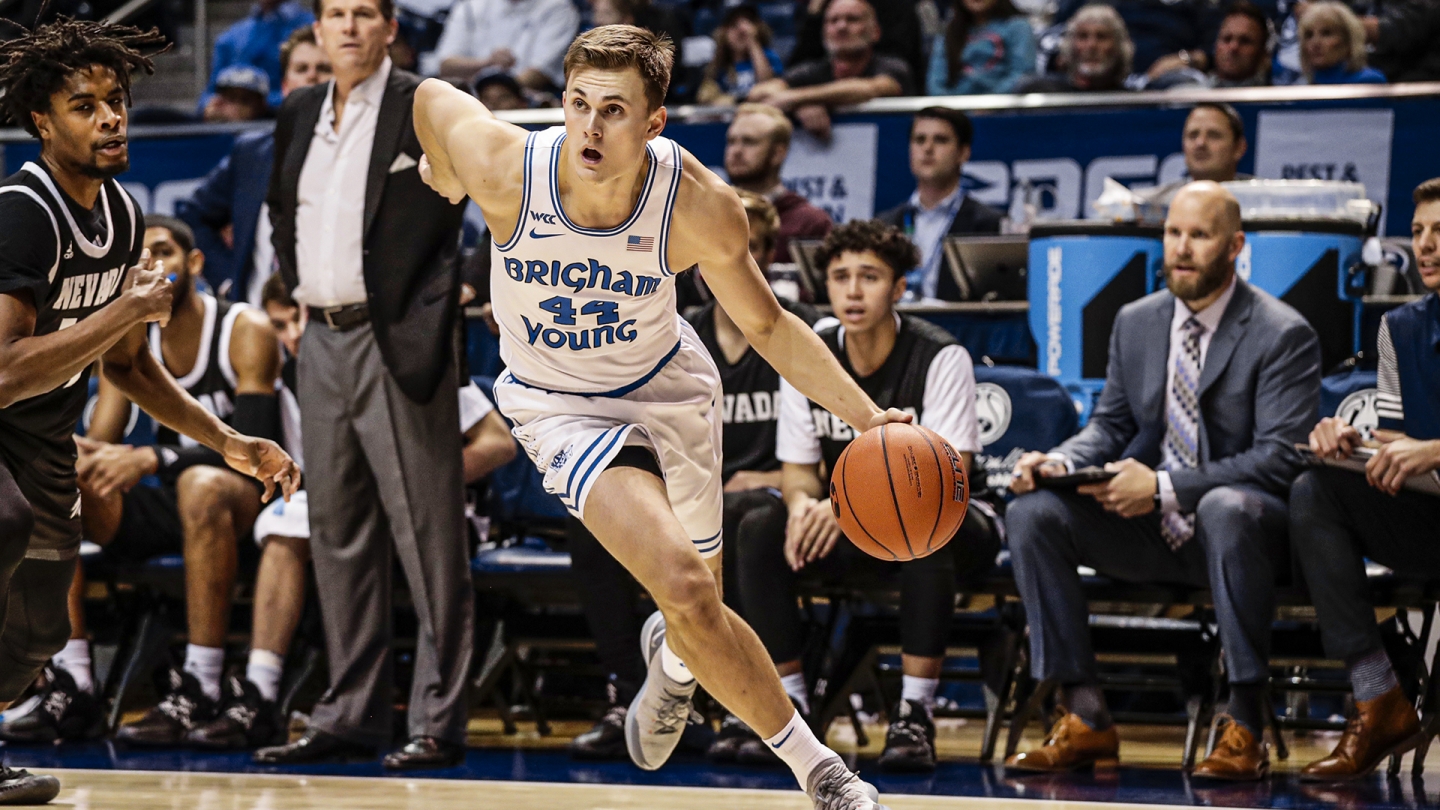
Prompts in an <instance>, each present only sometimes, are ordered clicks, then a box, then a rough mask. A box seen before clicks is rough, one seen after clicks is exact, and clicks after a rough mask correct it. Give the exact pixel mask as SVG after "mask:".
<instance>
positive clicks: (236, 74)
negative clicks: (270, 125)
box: [204, 65, 270, 123]
mask: <svg viewBox="0 0 1440 810" xmlns="http://www.w3.org/2000/svg"><path fill="white" fill-rule="evenodd" d="M269 95H270V80H269V79H267V78H265V73H264V72H263V71H261V70H260V68H257V67H251V66H250V65H231V66H230V67H228V68H225V69H224V70H222V71H220V75H219V76H217V77H215V92H214V93H213V94H212V95H211V96H210V100H209V101H207V102H206V103H205V114H204V118H205V120H206V121H207V122H209V123H217V122H239V121H259V120H260V119H262V118H268V117H269V115H270V103H269V102H267V101H266V100H265V99H266V98H267V97H268V96H269Z"/></svg>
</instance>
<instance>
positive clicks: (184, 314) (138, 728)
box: [6, 215, 284, 746]
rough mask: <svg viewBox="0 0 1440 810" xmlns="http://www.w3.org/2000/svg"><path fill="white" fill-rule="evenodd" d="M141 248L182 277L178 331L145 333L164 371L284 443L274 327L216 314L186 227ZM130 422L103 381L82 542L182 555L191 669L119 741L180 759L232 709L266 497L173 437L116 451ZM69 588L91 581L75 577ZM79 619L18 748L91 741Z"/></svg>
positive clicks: (175, 225) (241, 312) (85, 463)
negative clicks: (45, 701)
mask: <svg viewBox="0 0 1440 810" xmlns="http://www.w3.org/2000/svg"><path fill="white" fill-rule="evenodd" d="M145 247H146V249H148V250H149V251H150V255H151V256H153V257H155V259H156V260H158V261H163V262H164V263H165V266H166V267H173V268H175V271H176V272H175V282H174V284H175V299H174V303H173V305H172V313H171V316H170V320H169V322H168V323H166V324H165V325H164V326H163V327H162V326H159V325H155V326H151V327H150V329H149V333H150V345H151V348H152V349H153V350H154V352H155V355H156V358H157V359H158V360H160V362H161V364H162V365H164V366H165V368H166V370H167V371H169V372H170V373H171V374H172V375H174V376H175V378H176V382H177V383H179V385H180V386H181V387H182V388H184V389H185V390H186V391H187V392H188V393H190V395H191V396H193V397H195V399H196V400H198V401H199V402H200V403H201V404H202V405H204V406H205V407H206V408H207V409H209V410H210V411H211V412H212V413H214V414H215V415H216V416H219V417H221V418H222V419H224V420H226V422H227V423H228V424H231V425H232V426H234V427H235V428H236V429H238V430H242V431H245V432H248V433H254V434H256V435H260V436H264V437H265V438H268V439H271V440H274V441H276V442H281V441H283V440H284V436H283V433H282V430H281V422H280V411H279V406H278V401H277V396H276V390H275V389H276V382H277V380H278V379H279V372H280V368H279V362H278V360H279V355H278V354H277V352H276V336H275V330H274V329H273V328H272V327H271V326H270V321H269V319H268V318H266V317H265V316H264V314H263V313H261V312H260V311H258V310H255V309H251V308H249V307H247V306H245V305H244V304H231V303H227V302H222V301H219V300H217V299H216V298H215V297H214V296H212V295H209V294H207V293H202V292H200V291H199V290H198V289H196V281H197V280H198V279H199V278H200V275H201V271H202V270H203V269H204V266H205V256H204V254H202V253H201V252H200V251H198V250H196V249H195V243H194V236H193V235H192V234H191V232H190V228H189V227H188V226H186V225H185V223H183V222H181V221H179V220H176V219H173V218H171V217H162V216H153V215H152V216H149V217H147V218H146V228H145ZM130 409H131V405H130V402H129V401H128V400H127V399H126V398H125V395H124V394H122V393H120V391H119V390H118V389H116V388H115V387H113V386H112V385H110V384H109V383H108V381H105V380H103V379H102V380H101V382H100V393H99V397H98V401H97V403H96V405H95V409H94V411H93V415H92V418H91V421H90V431H89V435H88V436H86V437H78V438H77V439H76V447H77V449H78V452H79V454H80V459H79V461H78V462H77V465H76V470H77V472H78V475H79V477H78V483H79V487H80V497H81V510H80V511H81V516H82V520H83V522H84V529H85V536H86V537H87V538H88V539H90V540H91V541H92V542H94V543H97V544H99V545H101V546H103V547H104V548H105V550H106V554H107V556H109V557H110V558H111V559H114V560H119V561H126V562H131V563H144V562H146V561H147V560H149V559H151V558H153V557H156V556H159V555H162V554H184V558H185V603H186V609H185V620H186V624H187V625H188V642H189V643H188V644H187V645H186V647H185V663H184V667H183V668H182V669H172V670H171V671H170V674H169V678H168V681H167V684H168V685H167V687H166V689H165V691H164V692H163V693H162V695H161V697H160V701H159V704H158V705H156V706H155V707H154V708H152V709H150V710H149V711H148V712H146V713H145V715H144V716H143V717H141V718H140V719H138V720H136V721H134V722H131V723H127V724H125V725H123V726H121V727H120V728H119V729H117V730H116V734H115V736H116V739H117V740H120V741H123V742H126V743H129V744H132V745H143V746H174V745H179V744H181V743H183V742H184V740H185V737H186V735H187V734H188V733H189V732H190V731H191V730H192V729H194V728H195V727H197V726H199V725H201V724H203V723H207V722H209V721H210V720H212V719H214V718H215V717H216V716H218V715H219V714H220V712H222V711H224V710H225V709H227V708H229V706H230V705H232V704H231V702H230V701H229V700H228V699H227V697H226V695H225V694H224V693H223V692H222V689H221V675H222V674H223V669H224V663H225V637H226V635H227V633H228V632H229V629H230V607H231V600H232V597H233V591H234V587H235V576H236V569H237V565H238V561H239V559H240V554H241V553H242V551H243V550H245V549H244V547H243V545H242V543H243V541H244V540H245V538H246V536H247V534H248V533H249V531H250V526H251V525H252V524H253V523H254V522H255V517H256V515H258V514H259V512H260V509H261V490H260V489H259V488H257V487H256V486H255V484H254V482H253V481H252V480H250V479H248V478H246V477H245V476H242V475H240V474H239V473H236V472H235V471H233V470H231V469H229V468H228V467H227V466H226V464H225V459H224V457H222V456H221V455H220V454H219V453H217V452H215V451H213V450H210V449H209V448H205V447H196V446H187V445H185V444H182V443H181V440H180V437H179V436H178V435H177V434H176V433H175V432H174V431H172V430H169V429H168V428H163V427H162V428H161V429H160V430H159V431H157V435H156V439H157V444H155V445H153V446H148V447H130V446H128V445H125V444H120V443H119V442H120V440H121V438H122V436H123V435H124V432H125V425H126V422H127V421H128V420H129V416H130ZM147 475H158V476H159V477H160V480H161V482H162V486H160V487H150V486H143V485H139V484H140V479H141V478H144V477H145V476H147ZM282 502H283V501H282ZM75 576H76V577H77V581H83V578H84V574H83V572H82V571H81V570H79V569H77V570H76V573H75ZM81 593H83V588H81V587H74V588H72V589H71V598H72V599H73V600H76V602H78V599H79V595H80V594H81ZM76 607H78V605H72V610H71V615H72V628H71V637H70V638H71V641H70V642H69V644H68V645H67V646H66V648H65V650H63V651H62V652H61V654H60V655H59V656H57V657H56V662H57V666H55V667H53V668H52V671H53V673H54V675H53V677H51V679H50V685H49V687H48V689H49V690H50V693H51V695H52V696H53V697H52V699H51V700H50V701H49V702H50V704H51V705H50V706H49V707H48V708H44V709H41V710H40V711H38V712H36V713H33V714H32V715H31V716H30V717H29V720H28V722H26V723H25V724H24V725H23V726H22V727H20V728H12V729H7V730H6V731H7V732H8V733H10V734H11V736H19V735H22V734H24V733H26V732H29V733H30V734H38V735H46V734H48V735H52V736H51V739H56V738H58V737H59V736H60V735H61V730H62V726H63V727H64V728H65V729H66V730H68V731H70V733H76V732H80V733H83V729H85V728H87V727H88V726H89V725H90V723H86V722H82V721H81V720H82V717H81V715H82V714H83V712H85V711H89V710H95V711H100V707H99V705H98V703H97V704H95V705H94V706H93V707H91V708H90V709H87V708H85V707H88V706H90V704H91V701H89V700H86V699H84V698H80V697H79V695H80V693H93V680H92V678H91V675H90V671H89V664H90V654H89V653H90V650H89V642H88V641H87V640H86V633H85V627H84V626H83V623H80V624H76V622H75V618H76V617H81V618H83V611H81V610H77V609H74V608H76ZM275 674H276V682H277V683H278V673H275ZM62 696H63V697H64V698H68V699H78V700H79V701H80V703H78V704H74V703H69V705H73V706H74V708H73V709H67V703H68V701H67V700H61V699H59V698H60V697H62ZM271 709H272V711H271V712H270V714H268V715H266V716H265V717H263V718H262V719H261V723H262V724H263V728H261V727H258V726H257V731H258V732H259V733H261V734H268V735H269V736H271V737H273V736H274V735H275V734H277V733H279V732H281V731H283V726H280V725H278V724H277V721H278V717H276V716H275V715H274V712H273V706H272V707H271ZM67 710H68V711H71V712H72V714H71V716H70V717H66V715H65V712H66V711H67ZM67 720H68V722H67ZM7 725H8V724H7ZM37 741H38V740H37Z"/></svg>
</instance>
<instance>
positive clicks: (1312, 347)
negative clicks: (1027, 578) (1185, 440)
mask: <svg viewBox="0 0 1440 810" xmlns="http://www.w3.org/2000/svg"><path fill="white" fill-rule="evenodd" d="M1176 306H1177V303H1176V300H1175V296H1173V295H1171V294H1170V292H1169V291H1168V290H1165V291H1161V292H1157V293H1153V294H1151V295H1147V296H1146V297H1144V298H1142V299H1140V300H1139V301H1135V302H1134V303H1131V304H1127V305H1126V306H1125V307H1124V308H1122V309H1121V310H1120V314H1119V315H1117V316H1116V317H1115V328H1114V330H1113V331H1112V332H1111V335H1110V362H1109V367H1108V369H1107V370H1106V373H1105V388H1104V390H1103V391H1102V392H1101V393H1100V400H1099V402H1097V403H1096V405H1095V410H1094V413H1093V414H1092V415H1091V416H1090V421H1089V423H1087V424H1086V425H1085V428H1084V429H1083V430H1081V431H1080V432H1079V433H1077V434H1076V435H1075V436H1074V437H1072V438H1071V439H1070V440H1068V441H1066V442H1065V443H1064V444H1062V445H1060V447H1058V448H1056V450H1057V451H1058V452H1061V453H1064V454H1065V455H1066V456H1068V457H1069V458H1070V460H1071V461H1073V462H1074V464H1075V466H1076V467H1077V468H1078V467H1084V466H1088V465H1100V464H1104V463H1105V462H1107V461H1115V460H1118V459H1122V458H1134V459H1135V460H1137V461H1139V462H1141V463H1143V464H1147V465H1149V466H1150V467H1152V468H1153V467H1156V466H1157V465H1159V463H1160V445H1161V442H1162V441H1163V440H1164V438H1165V388H1166V385H1167V383H1168V382H1169V378H1170V375H1169V369H1167V368H1166V361H1167V360H1168V358H1169V353H1170V321H1171V318H1172V317H1173V316H1174V313H1175V307H1176ZM1199 394H1200V411H1201V420H1200V466H1198V467H1196V468H1194V469H1187V470H1173V471H1171V473H1170V480H1171V483H1173V484H1174V486H1175V495H1176V497H1177V499H1178V500H1179V502H1180V508H1181V510H1183V511H1186V512H1191V511H1194V509H1195V505H1196V504H1198V503H1199V502H1200V498H1201V497H1202V496H1204V495H1205V493H1206V492H1209V491H1210V490H1211V489H1214V488H1215V487H1220V486H1227V485H1234V484H1249V485H1252V486H1256V487H1259V488H1260V489H1263V490H1265V491H1268V492H1272V493H1274V494H1276V495H1279V496H1281V497H1285V496H1286V495H1287V494H1288V493H1289V490H1290V483H1291V481H1293V480H1294V478H1295V476H1296V475H1298V474H1299V472H1300V464H1301V462H1300V456H1299V454H1297V453H1296V451H1295V443H1296V442H1303V441H1305V440H1306V437H1307V436H1308V435H1309V433H1310V429H1311V428H1312V427H1313V426H1314V425H1315V422H1316V419H1317V414H1318V409H1319V403H1320V342H1319V339H1318V338H1317V337H1316V335H1315V330H1313V329H1311V328H1310V324H1309V323H1307V322H1306V321H1305V319H1304V317H1302V316H1301V315H1300V313H1298V312H1296V311H1295V310H1294V309H1292V308H1291V307H1290V306H1289V305H1288V304H1284V303H1282V302H1281V301H1279V300H1277V299H1276V298H1274V297H1273V296H1271V295H1269V294H1267V293H1265V292H1263V291H1261V290H1258V289H1256V288H1254V287H1252V286H1250V285H1249V284H1246V283H1245V282H1244V281H1236V283H1235V294H1234V295H1233V296H1232V297H1231V299H1230V305H1229V307H1228V308H1227V309H1226V310H1225V314H1224V316H1222V317H1221V319H1220V325H1219V326H1218V327H1217V328H1216V329H1215V335H1214V336H1213V337H1212V338H1211V339H1210V348H1209V350H1208V351H1207V352H1206V354H1205V367H1204V368H1203V369H1201V371H1200V391H1199Z"/></svg>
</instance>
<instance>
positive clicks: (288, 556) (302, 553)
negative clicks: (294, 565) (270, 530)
mask: <svg viewBox="0 0 1440 810" xmlns="http://www.w3.org/2000/svg"><path fill="white" fill-rule="evenodd" d="M265 556H266V557H273V558H274V559H275V560H277V561H283V562H291V561H294V562H298V563H300V564H301V565H304V564H305V563H307V562H309V561H310V539H309V538H307V537H284V536H282V535H278V534H272V535H270V536H269V537H267V538H265Z"/></svg>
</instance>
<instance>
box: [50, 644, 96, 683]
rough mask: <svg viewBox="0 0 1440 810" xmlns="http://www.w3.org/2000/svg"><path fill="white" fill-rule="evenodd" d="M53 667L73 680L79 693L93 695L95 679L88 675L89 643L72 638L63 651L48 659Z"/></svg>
mask: <svg viewBox="0 0 1440 810" xmlns="http://www.w3.org/2000/svg"><path fill="white" fill-rule="evenodd" d="M50 660H52V661H54V662H55V666H57V667H59V668H60V669H63V670H65V672H67V673H68V674H69V675H70V677H72V678H74V679H75V685H76V686H77V687H79V688H80V691H81V692H88V693H90V694H92V695H93V694H95V678H94V676H93V675H91V674H90V642H89V641H87V640H85V639H83V638H72V639H70V640H69V641H67V642H65V649H63V650H61V651H60V652H58V653H55V657H54V658H52V659H50Z"/></svg>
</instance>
